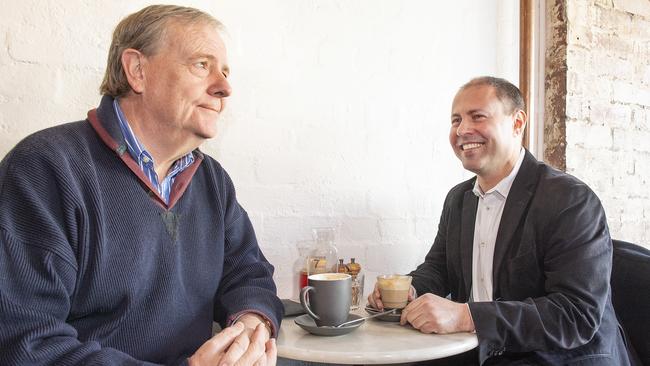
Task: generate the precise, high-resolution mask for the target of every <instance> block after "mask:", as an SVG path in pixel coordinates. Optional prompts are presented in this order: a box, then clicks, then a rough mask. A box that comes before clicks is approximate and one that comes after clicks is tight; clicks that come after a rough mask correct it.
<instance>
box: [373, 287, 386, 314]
mask: <svg viewBox="0 0 650 366" xmlns="http://www.w3.org/2000/svg"><path fill="white" fill-rule="evenodd" d="M372 295H373V296H374V297H375V309H378V310H384V303H383V302H382V301H381V292H380V291H379V287H378V286H375V290H374V291H373V292H372Z"/></svg>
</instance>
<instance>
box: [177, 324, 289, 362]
mask: <svg viewBox="0 0 650 366" xmlns="http://www.w3.org/2000/svg"><path fill="white" fill-rule="evenodd" d="M270 332H271V330H270V329H269V328H268V327H267V326H266V324H265V323H264V322H263V321H262V319H261V318H260V317H259V316H258V315H256V314H245V315H243V316H242V317H240V318H239V319H238V320H237V322H236V323H235V324H233V325H232V326H230V327H227V328H225V329H223V330H222V331H221V332H219V333H217V334H215V335H214V336H213V337H212V338H210V339H209V340H208V341H207V342H205V343H204V344H203V345H201V347H199V349H198V350H197V351H196V352H195V353H194V354H193V355H192V356H191V357H190V358H189V359H188V362H189V365H190V366H207V365H213V366H248V365H255V366H275V363H276V360H277V348H276V345H275V339H273V338H270V337H271V333H270Z"/></svg>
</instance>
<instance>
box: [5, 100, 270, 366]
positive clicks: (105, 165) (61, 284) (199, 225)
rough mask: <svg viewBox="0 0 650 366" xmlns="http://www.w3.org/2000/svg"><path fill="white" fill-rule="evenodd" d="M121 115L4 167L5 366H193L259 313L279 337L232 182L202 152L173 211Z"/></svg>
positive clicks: (36, 145) (49, 140)
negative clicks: (235, 324)
mask: <svg viewBox="0 0 650 366" xmlns="http://www.w3.org/2000/svg"><path fill="white" fill-rule="evenodd" d="M111 103H112V98H109V97H104V98H103V99H102V102H101V104H100V106H99V108H98V109H97V110H96V113H95V112H94V111H91V112H90V113H89V120H85V121H79V122H74V123H69V124H65V125H61V126H57V127H53V128H50V129H47V130H43V131H40V132H37V133H35V134H33V135H31V136H29V137H27V138H26V139H25V140H23V141H22V142H20V143H19V144H18V145H17V146H16V147H15V148H14V149H13V150H12V151H11V152H9V154H7V156H6V157H5V158H4V159H3V160H2V163H0V365H18V364H39V365H41V364H43V365H44V364H53V365H74V364H110V365H122V364H128V365H137V364H150V363H155V364H183V363H186V358H187V357H188V356H190V355H191V354H193V353H194V351H196V349H197V348H198V347H199V346H200V345H201V344H203V343H204V342H205V341H206V340H207V339H209V338H210V336H211V328H212V321H213V320H215V321H218V322H220V323H221V325H222V326H226V325H228V324H229V322H231V321H232V318H233V317H234V316H236V315H238V314H240V313H242V312H246V311H254V312H258V313H260V314H262V315H264V316H265V317H267V318H268V319H270V320H271V321H272V323H273V327H274V328H275V330H277V329H279V323H280V319H281V316H282V305H281V303H280V301H279V299H278V298H277V296H276V289H275V285H274V283H273V280H272V274H273V267H272V266H271V265H270V264H269V263H268V262H267V261H266V259H265V258H264V256H263V254H262V252H261V251H260V249H259V247H258V244H257V241H256V238H255V233H254V231H253V227H252V225H251V222H250V220H249V218H248V216H247V214H246V212H245V211H244V210H243V209H242V207H241V206H240V205H239V204H238V203H237V200H236V197H235V190H234V187H233V184H232V182H231V180H230V178H229V177H228V175H227V173H226V172H225V171H224V170H223V168H222V167H221V166H220V165H219V163H217V162H216V161H215V160H213V159H212V158H210V157H209V156H205V155H203V154H202V153H201V152H199V151H198V150H197V151H195V154H196V156H197V157H198V159H196V162H195V164H194V166H192V168H190V169H188V170H186V171H185V172H183V174H184V175H182V176H179V177H178V178H177V181H176V183H175V188H174V190H173V192H172V198H171V200H170V205H169V206H167V205H165V204H164V202H162V201H161V200H160V199H159V197H157V195H156V193H155V191H153V192H152V190H151V186H150V185H149V184H147V181H146V180H143V179H142V177H143V176H142V175H141V174H138V170H137V164H136V163H135V162H134V161H133V160H132V159H131V157H130V155H129V154H128V152H125V148H124V140H123V137H122V135H121V133H120V131H119V127H118V125H117V122H116V119H115V118H116V117H115V114H114V111H113V108H112V106H111ZM90 120H92V121H93V122H94V123H91V122H90ZM275 330H274V331H275Z"/></svg>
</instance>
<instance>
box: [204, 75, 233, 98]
mask: <svg viewBox="0 0 650 366" xmlns="http://www.w3.org/2000/svg"><path fill="white" fill-rule="evenodd" d="M208 93H210V95H212V96H215V97H218V98H225V97H228V96H230V94H232V88H231V87H230V83H229V82H228V79H226V77H225V76H224V75H223V74H218V75H216V76H215V78H214V80H213V81H212V83H211V84H210V88H209V89H208Z"/></svg>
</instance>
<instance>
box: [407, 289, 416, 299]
mask: <svg viewBox="0 0 650 366" xmlns="http://www.w3.org/2000/svg"><path fill="white" fill-rule="evenodd" d="M415 293H416V292H415V287H413V286H411V287H410V288H409V296H408V300H409V301H413V300H415Z"/></svg>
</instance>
